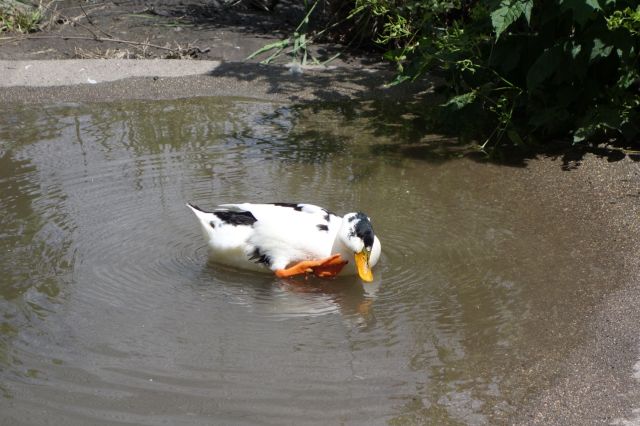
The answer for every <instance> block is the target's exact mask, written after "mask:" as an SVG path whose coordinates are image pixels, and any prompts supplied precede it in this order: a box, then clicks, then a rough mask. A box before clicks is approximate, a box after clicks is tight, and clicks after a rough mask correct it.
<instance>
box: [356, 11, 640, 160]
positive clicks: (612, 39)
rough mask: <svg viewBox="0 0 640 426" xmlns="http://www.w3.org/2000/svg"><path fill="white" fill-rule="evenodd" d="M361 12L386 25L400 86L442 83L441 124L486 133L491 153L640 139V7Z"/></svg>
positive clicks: (383, 39)
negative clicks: (433, 79)
mask: <svg viewBox="0 0 640 426" xmlns="http://www.w3.org/2000/svg"><path fill="white" fill-rule="evenodd" d="M355 4H356V5H355V7H354V11H356V12H357V13H361V14H363V13H364V14H366V13H368V14H370V15H371V16H375V18H376V20H377V22H379V21H380V20H382V22H383V23H382V25H380V24H379V23H378V24H377V28H378V31H379V32H380V33H379V34H378V35H377V36H376V40H377V42H378V43H381V44H383V45H384V46H386V47H387V49H388V50H387V53H386V55H385V56H386V58H387V59H389V60H391V61H394V62H395V63H396V64H397V66H398V77H397V79H396V83H397V82H402V81H406V80H415V79H417V78H420V77H422V76H424V75H425V74H427V73H428V74H429V75H431V76H434V75H435V76H439V77H442V78H443V79H444V82H445V84H444V85H442V88H441V93H442V94H443V96H445V97H446V99H447V100H446V101H445V102H443V103H442V104H441V106H440V109H441V112H442V114H441V116H442V117H443V119H444V120H447V119H451V118H452V117H458V120H457V122H460V121H461V120H460V118H461V117H463V121H464V122H466V123H468V124H469V126H472V127H473V128H474V129H475V131H476V133H477V132H478V131H481V132H484V133H485V139H484V143H483V144H482V147H484V148H487V147H496V146H501V145H505V144H507V145H522V144H540V143H550V141H555V140H560V139H567V138H570V139H572V140H573V142H574V143H584V142H588V141H594V142H598V141H603V140H604V141H608V140H619V141H624V142H625V143H634V142H635V143H637V141H638V135H639V134H640V128H639V124H638V123H640V116H639V108H640V92H639V86H640V75H639V64H638V57H639V53H640V52H639V50H640V37H639V31H640V6H637V5H636V4H635V2H633V1H631V0H629V1H624V0H620V1H618V0H584V1H577V0H552V1H548V2H534V1H533V0H493V1H486V2H480V1H446V2H444V1H443V2H441V1H436V0H431V1H419V0H407V1H393V0H356V1H355ZM361 21H363V20H362V19H361ZM483 129H484V130H483Z"/></svg>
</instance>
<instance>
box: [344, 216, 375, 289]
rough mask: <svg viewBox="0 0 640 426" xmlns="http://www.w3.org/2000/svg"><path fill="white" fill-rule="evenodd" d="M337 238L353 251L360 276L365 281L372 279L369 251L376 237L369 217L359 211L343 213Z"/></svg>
mask: <svg viewBox="0 0 640 426" xmlns="http://www.w3.org/2000/svg"><path fill="white" fill-rule="evenodd" d="M338 238H340V240H341V241H342V243H343V244H344V245H345V246H347V248H348V249H349V250H350V251H352V252H353V253H354V255H355V259H356V269H357V270H358V275H359V276H360V278H361V279H362V280H363V281H366V282H371V281H373V273H372V272H371V267H372V266H373V264H372V262H371V252H372V250H373V246H374V243H375V241H376V237H375V234H374V233H373V226H371V221H370V220H369V217H367V215H366V214H364V213H361V212H358V213H347V214H346V215H344V217H343V218H342V226H341V227H340V231H339V232H338ZM373 263H375V260H374V262H373Z"/></svg>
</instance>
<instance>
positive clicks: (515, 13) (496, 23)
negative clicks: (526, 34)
mask: <svg viewBox="0 0 640 426" xmlns="http://www.w3.org/2000/svg"><path fill="white" fill-rule="evenodd" d="M532 8H533V0H513V1H510V0H503V1H502V3H500V7H499V8H498V9H496V10H494V11H493V12H491V24H492V25H493V30H494V31H495V32H496V40H497V39H499V38H500V35H501V34H502V33H503V32H504V31H505V30H506V29H507V28H509V26H510V25H511V24H513V23H514V22H516V21H517V20H518V19H520V17H521V16H524V17H525V19H526V20H527V23H529V22H530V21H531V9H532Z"/></svg>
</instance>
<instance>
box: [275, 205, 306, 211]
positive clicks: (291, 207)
mask: <svg viewBox="0 0 640 426" xmlns="http://www.w3.org/2000/svg"><path fill="white" fill-rule="evenodd" d="M272 204H273V205H274V206H279V207H288V208H290V209H294V210H295V211H297V212H301V211H302V206H301V205H300V204H296V203H272Z"/></svg>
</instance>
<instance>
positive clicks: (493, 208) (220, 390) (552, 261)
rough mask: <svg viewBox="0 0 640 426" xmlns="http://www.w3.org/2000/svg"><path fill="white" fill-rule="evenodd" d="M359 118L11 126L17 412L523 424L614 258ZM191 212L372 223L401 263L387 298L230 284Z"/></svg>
mask: <svg viewBox="0 0 640 426" xmlns="http://www.w3.org/2000/svg"><path fill="white" fill-rule="evenodd" d="M345 111H346V110H345V109H344V108H343V107H342V106H340V105H336V106H335V107H329V108H317V109H314V108H308V109H290V108H287V107H285V106H282V105H278V104H271V103H261V102H256V101H247V100H243V99H232V98H215V99H211V98H203V99H195V100H179V101H157V102H135V101H130V102H121V103H117V102H116V103H109V104H64V105H50V106H34V105H29V106H28V107H26V106H16V105H13V106H12V105H4V106H2V107H0V112H1V114H0V207H1V208H0V211H2V212H3V214H2V215H1V216H0V250H1V251H2V253H3V256H2V258H1V259H0V312H2V318H0V395H2V397H1V398H0V406H2V407H3V409H2V411H3V415H4V416H6V418H14V419H20V420H21V421H23V422H26V423H42V422H44V421H53V422H54V423H65V424H86V423H92V424H94V423H96V422H98V423H99V422H103V423H111V422H114V423H115V422H130V423H136V424H159V423H167V422H169V423H173V424H207V423H209V422H211V421H213V420H212V419H214V420H215V421H216V422H220V423H227V424H248V423H261V422H262V423H274V424H327V423H328V424H339V423H348V424H367V425H370V424H380V423H387V422H388V423H390V424H458V423H470V424H489V423H492V422H495V421H500V420H504V419H506V418H508V417H509V416H511V415H513V414H514V413H515V412H516V411H517V408H518V404H519V403H520V402H521V401H523V400H526V398H527V396H528V395H530V394H531V393H532V392H535V389H536V386H542V385H541V384H540V381H541V380H542V379H540V378H539V377H535V376H536V371H540V370H547V367H549V365H552V364H553V362H555V361H556V360H558V359H560V358H561V357H562V356H563V354H564V353H565V350H566V348H570V347H572V345H574V344H575V342H576V341H577V340H578V339H579V338H580V333H579V332H580V329H579V324H578V323H579V321H577V319H579V318H583V317H584V314H585V311H588V309H589V307H590V306H591V305H592V303H593V301H594V300H597V299H598V297H599V296H601V295H602V294H604V293H606V292H608V291H610V289H609V288H607V287H606V286H603V285H602V280H600V279H599V277H600V275H601V274H604V273H606V271H604V270H603V269H602V268H603V267H602V266H598V265H599V264H598V261H597V259H599V258H601V255H602V253H601V250H603V249H601V248H599V247H598V246H597V245H594V244H593V241H592V240H591V239H590V238H591V237H589V234H588V231H589V229H587V228H585V226H582V225H580V224H576V223H575V221H574V217H573V216H572V215H571V214H569V213H567V212H565V211H564V210H563V208H564V206H563V205H562V203H561V201H558V200H549V201H541V200H540V199H539V198H535V197H534V196H532V188H531V186H530V185H531V182H530V179H529V178H528V176H527V172H526V170H523V169H516V168H509V167H500V166H496V165H491V164H482V163H478V162H474V161H471V160H467V159H446V158H439V159H438V161H430V160H429V159H427V158H424V156H413V155H411V153H410V152H406V151H405V150H390V149H384V150H381V149H380V147H381V146H383V147H384V146H389V145H390V144H393V143H394V142H396V140H395V139H394V137H397V135H395V136H394V134H393V133H389V132H387V133H385V132H381V131H379V127H380V126H379V124H380V123H375V125H372V123H371V121H370V119H368V118H367V116H366V114H359V112H358V111H357V110H348V114H347V113H345ZM403 134H405V135H406V134H409V135H411V132H410V131H409V130H406V129H403ZM425 160H429V161H425ZM187 201H191V202H194V203H196V204H198V205H199V206H201V207H203V208H209V207H213V206H215V205H216V204H219V203H225V202H242V201H251V202H280V201H288V202H298V201H300V202H310V203H314V204H318V205H320V206H324V207H327V208H329V209H330V210H332V211H335V212H338V213H345V212H348V211H353V210H356V209H359V210H363V211H366V212H367V214H368V215H369V216H370V217H371V218H372V219H373V224H374V226H375V229H376V233H377V235H379V237H380V239H381V241H382V245H383V258H382V260H381V262H380V266H379V267H378V268H377V270H376V282H375V283H374V284H373V285H363V284H362V283H361V282H359V281H358V280H357V279H355V278H341V279H337V280H335V281H329V282H322V283H319V284H318V283H317V282H316V281H309V282H300V283H290V282H283V281H280V280H277V279H275V278H274V277H273V276H271V275H260V274H254V273H247V272H240V271H235V270H232V269H229V268H225V267H218V266H216V265H213V264H210V263H208V262H207V253H206V249H205V243H204V241H203V240H202V237H201V234H200V229H199V225H198V224H197V222H196V220H195V218H194V217H193V215H192V213H191V212H190V211H189V210H188V209H187V208H186V207H185V202H187ZM552 223H553V225H551V224H552ZM585 233H586V235H587V236H585ZM545 363H547V364H545Z"/></svg>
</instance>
